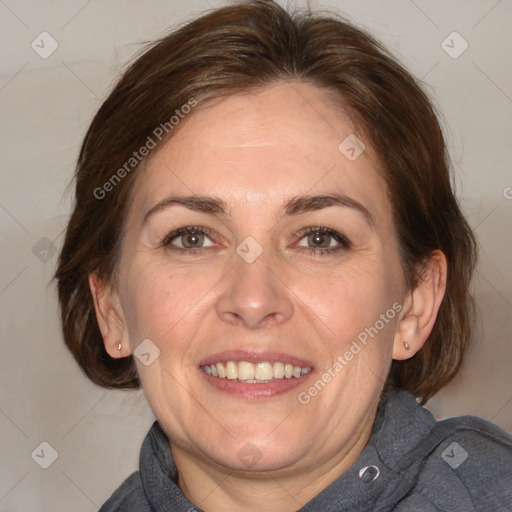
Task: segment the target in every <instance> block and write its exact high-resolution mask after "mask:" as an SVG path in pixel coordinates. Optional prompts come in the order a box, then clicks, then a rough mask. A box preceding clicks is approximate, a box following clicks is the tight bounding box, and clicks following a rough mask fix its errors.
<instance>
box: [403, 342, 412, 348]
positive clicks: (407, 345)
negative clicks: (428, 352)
mask: <svg viewBox="0 0 512 512" xmlns="http://www.w3.org/2000/svg"><path fill="white" fill-rule="evenodd" d="M404 347H405V350H409V349H410V348H411V347H409V343H407V341H404Z"/></svg>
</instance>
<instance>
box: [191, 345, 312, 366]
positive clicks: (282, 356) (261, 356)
mask: <svg viewBox="0 0 512 512" xmlns="http://www.w3.org/2000/svg"><path fill="white" fill-rule="evenodd" d="M227 361H247V362H248V363H254V364H256V363H263V362H269V363H278V362H281V363H285V364H286V363H289V364H293V366H300V367H301V368H313V364H312V363H311V362H310V361H307V360H306V359H302V358H300V357H297V356H293V355H291V354H286V353H284V352H274V351H264V352H263V351H258V350H243V349H236V350H225V351H223V352H216V353H215V354H212V355H211V356H208V357H206V358H204V359H202V360H201V361H200V363H199V366H205V365H211V364H215V363H221V362H227Z"/></svg>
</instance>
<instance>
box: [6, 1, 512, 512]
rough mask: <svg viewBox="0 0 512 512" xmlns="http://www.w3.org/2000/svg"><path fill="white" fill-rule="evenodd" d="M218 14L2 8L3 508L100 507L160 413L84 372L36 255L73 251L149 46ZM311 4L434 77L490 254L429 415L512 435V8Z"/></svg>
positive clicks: (143, 6)
mask: <svg viewBox="0 0 512 512" xmlns="http://www.w3.org/2000/svg"><path fill="white" fill-rule="evenodd" d="M217 5H220V2H219V1H217V0H208V1H206V0H190V1H186V2H185V1H183V0H151V1H145V2H142V1H136V0H125V1H121V0H106V1H105V0H103V1H100V0H90V1H87V0H72V1H69V0H68V1H64V0H51V1H45V2H43V1H35V0H33V1H23V0H20V1H15V0H0V38H1V48H2V59H1V61H0V112H1V120H2V121H1V127H2V137H1V152H0V155H1V166H0V169H1V170H0V172H1V180H0V184H1V187H0V229H1V233H2V251H1V253H0V325H1V339H0V342H1V357H0V379H1V386H0V433H1V435H0V454H1V457H0V458H1V461H2V464H1V468H0V511H2V512H15V511H32V512H36V511H52V512H59V511H68V510H73V511H75V512H82V511H83V512H90V511H93V510H97V508H98V507H99V505H101V504H102V503H103V502H104V500H105V499H106V498H107V497H108V496H109V495H110V494H111V493H112V491H113V490H114V489H115V488H116V487H117V486H118V485H119V484H120V483H121V481H122V480H123V479H124V478H125V477H126V476H128V474H129V473H131V472H132V471H133V470H135V469H137V463H138V460H137V458H138V452H139V448H140V444H141V442H142V439H143V437H144V435H145V434H146V431H147V429H148V428H149V427H150V425H151V423H152V421H153V416H152V413H151V411H150V410H149V409H148V406H147V405H146V403H145V400H144V397H143V395H142V394H141V393H140V392H122V391H106V390H104V389H101V388H98V387H96V386H94V385H93V384H91V383H89V382H88V381H87V380H86V379H85V377H83V376H82V374H81V373H80V371H79V369H78V366H77V365H76V364H75V363H74V361H73V360H72V357H71V355H70V354H69V353H68V352H67V349H66V348H65V346H64V344H63V341H62V337H61V334H60V328H59V323H58V317H57V303H56V294H55V290H54V288H53V286H52V285H49V284H48V283H49V280H50V278H51V276H52V273H53V271H54V266H55V262H56V256H53V257H51V259H50V260H49V261H47V262H42V261H40V259H38V258H37V257H36V255H35V254H34V253H33V252H32V248H33V247H34V246H35V245H36V244H37V243H38V242H39V241H40V239H41V238H43V237H46V238H48V239H50V240H53V241H54V242H55V244H56V246H60V243H61V241H62V236H61V234H62V230H63V228H64V227H65V224H66V219H67V217H68V214H69V211H70V204H71V197H70V195H69V194H68V195H65V189H66V186H67V184H68V182H69V180H70V178H71V176H72V172H73V167H74V163H75V159H76V156H77V153H78V149H79V145H80V143H81V139H82V137H83V135H84V133H85V130H86V127H87V125H88V123H89V122H90V120H91V119H92V116H93V114H94V112H95V111H96V109H97V108H98V107H99V106H100V104H101V101H102V99H104V98H105V97H106V94H107V92H108V91H109V89H110V87H111V86H112V84H113V83H114V80H115V78H116V77H117V76H119V72H120V70H121V68H122V65H124V64H125V63H126V61H127V59H128V58H129V57H130V56H132V55H133V54H134V53H135V52H136V51H137V50H139V49H140V46H139V45H138V43H140V42H144V41H149V40H152V39H155V38H156V37H159V36H161V35H163V33H165V32H166V31H167V29H168V28H170V27H172V26H174V25H175V24H176V23H178V22H181V21H184V20H185V19H188V18H189V17H190V16H192V15H194V14H198V13H199V12H201V11H203V10H204V9H208V8H209V7H210V6H217ZM299 5H303V2H302V1H299ZM311 5H312V6H313V7H318V6H320V7H333V8H335V9H336V10H338V11H341V12H343V13H345V14H346V15H347V17H348V18H350V19H352V20H353V21H354V22H355V23H356V24H359V25H360V26H362V27H364V28H367V29H369V30H370V31H371V32H372V33H373V34H375V35H376V36H377V37H378V38H380V39H381V40H382V41H383V42H384V43H385V44H387V45H388V47H389V48H390V49H391V50H392V51H393V52H394V53H395V54H396V55H397V56H398V57H399V58H400V59H401V60H402V62H404V63H405V65H406V66H407V67H408V68H409V69H410V70H411V71H412V72H413V73H414V74H415V75H416V76H418V77H421V78H423V80H424V82H425V83H426V84H427V86H428V90H429V92H430V94H431V95H432V97H433V98H434V100H435V102H436V104H437V105H438V107H439V109H440V110H441V111H442V113H443V117H444V121H443V123H444V125H445V126H446V133H447V139H448V143H449V147H450V151H451V155H452V158H453V162H454V169H455V172H456V183H457V193H458V196H459V197H460V199H461V202H462V206H463V209H464V211H465V213H466V214H467V216H468V218H469V221H470V223H471V225H472V226H473V228H474V229H475V231H476V235H477V237H478V240H479V244H480V248H481V254H480V257H481V259H480V264H479V268H478V272H477V273H476V275H475V279H474V289H475V295H476V298H477V303H478V306H479V309H480V312H481V319H480V322H479V326H478V331H477V336H476V337H477V340H478V343H477V345H476V346H475V348H474V350H473V353H472V356H471V360H470V362H469V364H468V366H467V368H466V369H465V370H464V371H463V372H462V373H461V374H460V376H459V377H458V378H457V379H456V380H455V381H454V382H453V383H452V384H451V385H449V386H448V387H447V388H446V389H445V390H443V391H442V392H441V393H439V395H438V396H437V397H435V398H434V399H433V400H431V402H430V403H429V408H430V409H431V410H432V411H433V412H434V413H435V414H436V416H437V417H439V418H443V417H447V416H453V415H460V414H476V415H479V416H482V417H484V418H486V419H489V420H492V421H493V422H495V423H496V424H498V425H500V426H501V427H502V428H504V429H505V430H507V431H512V377H511V374H510V368H511V362H512V359H511V350H510V347H511V341H510V340H511V330H512V321H511V320H512V271H511V261H512V242H511V236H510V234H511V223H512V222H511V221H512V199H510V198H511V197H512V188H510V187H512V173H511V170H510V165H511V164H510V163H511V162H512V144H511V134H512V121H511V120H512V99H511V98H512V65H511V64H512V63H511V48H512V32H511V31H510V24H511V22H512V0H500V1H497V0H457V1H455V0H450V1H447V0H433V1H432V0H430V1H427V0H414V1H412V0H392V1H391V0H387V1H384V0H382V1H378V0H364V1H361V0H350V1H349V0H346V1H344V0H322V2H319V1H312V2H311ZM43 31H47V32H49V33H50V34H51V35H52V37H53V38H54V39H55V40H56V41H57V42H58V44H59V47H58V49H57V50H56V51H55V53H53V54H52V55H51V56H50V57H49V58H47V59H42V58H41V57H40V56H39V55H38V54H36V52H35V51H34V50H33V49H32V48H31V42H32V41H33V40H34V39H36V37H37V36H38V35H39V34H40V33H41V32H43ZM453 31H457V32H458V33H459V34H461V36H462V37H463V38H464V39H465V40H466V41H467V42H468V43H469V47H468V49H467V50H466V51H465V52H464V53H463V54H462V55H461V56H460V57H458V58H457V59H453V58H452V57H450V56H449V55H448V54H447V53H446V52H445V51H444V50H443V48H442V47H441V43H442V41H443V40H445V38H446V37H447V36H448V35H449V34H451V33H452V32H453ZM449 41H450V40H449ZM454 44H455V43H454ZM457 44H459V43H457ZM506 196H508V199H507V197H506ZM43 441H46V442H48V443H49V444H50V445H51V446H52V447H53V448H54V449H55V450H56V451H57V452H58V458H57V459H56V460H55V462H54V463H53V464H52V465H51V466H50V467H49V468H48V469H42V468H41V467H40V466H39V465H38V464H36V462H35V461H34V460H33V458H32V457H31V453H32V452H33V451H34V450H35V449H36V448H38V446H39V445H40V443H41V442H43ZM36 453H39V454H40V453H41V452H40V449H39V451H36ZM48 453H49V451H48V449H47V450H46V454H45V457H47V456H48ZM41 459H42V457H40V460H41Z"/></svg>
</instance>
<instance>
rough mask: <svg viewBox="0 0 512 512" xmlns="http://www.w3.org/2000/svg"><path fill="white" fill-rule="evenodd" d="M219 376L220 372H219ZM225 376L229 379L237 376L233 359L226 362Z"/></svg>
mask: <svg viewBox="0 0 512 512" xmlns="http://www.w3.org/2000/svg"><path fill="white" fill-rule="evenodd" d="M219 364H220V363H219ZM219 376H220V372H219ZM226 377H227V378H228V379H230V380H233V379H237V378H238V371H237V367H236V364H235V363H234V362H233V361H228V363H227V364H226Z"/></svg>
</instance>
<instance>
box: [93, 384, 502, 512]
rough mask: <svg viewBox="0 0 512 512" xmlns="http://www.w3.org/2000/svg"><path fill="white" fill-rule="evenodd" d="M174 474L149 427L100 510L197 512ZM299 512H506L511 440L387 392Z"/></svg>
mask: <svg viewBox="0 0 512 512" xmlns="http://www.w3.org/2000/svg"><path fill="white" fill-rule="evenodd" d="M455 443H456V444H455ZM371 466H375V467H374V468H372V467H371ZM364 468H369V469H366V471H364ZM376 468H377V469H376ZM377 471H378V474H377ZM176 476H177V470H176V467H175V466H174V462H173V459H172V453H171V450H170V447H169V443H168V439H167V437H166V435H165V433H164V432H163V430H162V429H161V427H160V425H159V424H158V422H156V421H155V423H154V424H153V426H152V427H151V429H150V431H149V432H148V435H147V436H146V438H145V440H144V442H143V444H142V448H141V453H140V470H139V471H138V472H135V473H133V474H132V475H130V476H129V477H128V478H127V479H126V480H125V481H124V482H123V484H122V485H121V486H120V487H119V488H118V489H117V490H116V492H115V493H114V494H113V495H112V497H111V498H110V499H109V500H108V501H107V502H106V503H105V504H104V505H103V507H102V508H101V509H100V512H171V511H172V512H193V511H200V510H201V509H200V508H199V507H198V506H195V505H193V504H192V503H191V502H190V501H188V500H187V499H186V498H185V496H184V495H183V493H182V492H181V491H180V489H179V487H178V486H177V485H176V483H175V481H176ZM269 510H270V509H269ZM298 510H299V511H300V512H348V511H351V512H355V511H358V512H363V511H372V512H376V511H377V512H387V511H395V512H406V511H407V512H415V511H418V512H419V511H421V512H439V511H442V512H473V511H475V512H476V511H478V512H491V511H492V512H512V436H510V435H509V434H507V433H506V432H504V431H503V430H501V429H500V428H498V427H497V426H495V425H493V424H492V423H489V422H487V421H485V420H483V419H480V418H477V417H474V416H461V417H458V418H450V419H448V420H444V421H439V422H437V421H436V419H435V418H434V416H433V415H432V414H431V413H430V412H429V411H427V410H426V409H425V408H423V407H420V406H418V404H417V402H416V400H415V398H414V397H413V396H412V395H411V394H410V393H407V392H405V391H398V390H393V389H392V390H390V391H389V395H388V396H386V397H385V399H384V400H382V402H381V406H380V407H379V410H378V413H377V417H376V420H375V423H374V426H373V432H372V436H371V438H370V441H369V442H368V444H367V446H366V447H365V449H364V450H363V452H362V453H361V455H360V456H359V458H358V459H357V461H356V463H355V464H354V465H353V466H352V467H351V468H350V469H349V470H348V471H346V472H345V473H344V474H343V475H341V476H340V477H339V478H338V480H336V481H335V482H334V483H333V484H331V485H330V486H329V487H328V488H326V489H324V490H323V491H322V492H321V493H320V494H318V495H317V496H316V497H315V498H314V499H313V500H311V501H310V502H309V503H307V504H305V505H304V506H303V507H302V508H300V509H298ZM219 512H222V511H219Z"/></svg>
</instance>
